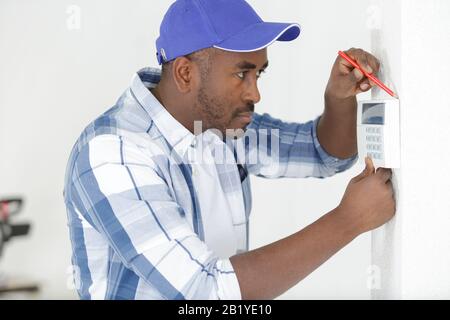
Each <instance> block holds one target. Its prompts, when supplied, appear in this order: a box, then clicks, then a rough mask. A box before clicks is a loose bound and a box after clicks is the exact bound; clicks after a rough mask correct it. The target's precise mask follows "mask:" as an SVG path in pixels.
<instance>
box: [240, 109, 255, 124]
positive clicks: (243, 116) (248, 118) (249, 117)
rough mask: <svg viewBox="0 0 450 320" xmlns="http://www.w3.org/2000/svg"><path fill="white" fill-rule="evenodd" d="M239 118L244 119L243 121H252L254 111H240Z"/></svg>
mask: <svg viewBox="0 0 450 320" xmlns="http://www.w3.org/2000/svg"><path fill="white" fill-rule="evenodd" d="M237 118H238V119H240V120H242V121H245V122H248V123H250V122H252V118H253V112H244V113H239V114H238V115H237Z"/></svg>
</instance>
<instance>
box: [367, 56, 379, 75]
mask: <svg viewBox="0 0 450 320" xmlns="http://www.w3.org/2000/svg"><path fill="white" fill-rule="evenodd" d="M366 55H367V61H369V65H370V67H371V68H372V69H373V74H377V73H378V71H380V66H381V63H380V61H379V60H378V59H377V58H376V57H374V56H373V55H372V54H370V53H366Z"/></svg>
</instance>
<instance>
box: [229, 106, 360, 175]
mask: <svg viewBox="0 0 450 320" xmlns="http://www.w3.org/2000/svg"><path fill="white" fill-rule="evenodd" d="M319 120H320V117H318V118H317V119H316V120H314V121H309V122H307V123H290V122H283V121H281V120H279V119H275V118H272V117H271V116H270V115H268V114H263V115H258V114H255V115H254V118H253V121H252V123H251V124H250V125H249V127H248V130H247V132H246V134H245V136H244V138H243V139H241V141H242V142H241V150H242V153H244V157H245V160H244V163H245V164H246V166H247V170H248V172H249V173H250V174H254V175H257V176H260V177H264V178H284V177H288V178H307V177H315V178H325V177H330V176H333V175H335V174H336V173H339V172H342V171H345V170H347V169H349V168H351V167H352V166H353V164H354V163H355V162H356V160H357V155H355V156H353V157H351V158H349V159H338V158H336V157H333V156H331V155H330V154H328V153H327V152H326V151H325V150H324V149H323V148H322V146H321V145H320V143H319V140H318V138H317V124H318V123H319ZM238 149H239V148H238ZM238 154H239V150H238Z"/></svg>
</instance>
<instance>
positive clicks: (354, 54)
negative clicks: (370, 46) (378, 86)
mask: <svg viewBox="0 0 450 320" xmlns="http://www.w3.org/2000/svg"><path fill="white" fill-rule="evenodd" d="M345 53H346V54H347V55H348V56H349V57H350V58H351V59H353V60H354V61H356V63H358V65H359V66H361V68H362V69H364V71H366V72H368V73H369V74H373V75H376V74H377V73H378V71H379V69H380V62H379V61H378V59H377V58H375V57H374V56H373V55H372V54H370V53H368V52H366V51H364V50H362V49H355V48H352V49H349V50H347V51H345ZM374 85H375V83H373V82H372V81H370V80H369V79H368V78H367V77H366V76H364V74H363V73H362V72H361V71H359V70H358V69H356V68H355V67H353V66H352V65H351V64H350V63H348V62H347V61H346V60H345V59H343V58H342V57H340V56H338V58H337V59H336V62H335V63H334V65H333V69H332V70H331V76H330V80H329V81H328V85H327V89H326V91H325V94H326V96H328V97H330V98H334V99H347V98H350V97H354V96H356V95H357V94H359V93H362V92H366V91H369V90H370V89H371V88H372V87H373V86H374Z"/></svg>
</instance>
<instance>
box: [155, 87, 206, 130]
mask: <svg viewBox="0 0 450 320" xmlns="http://www.w3.org/2000/svg"><path fill="white" fill-rule="evenodd" d="M150 92H151V93H152V94H153V95H154V96H155V98H156V99H157V100H158V101H159V103H161V105H162V106H163V107H164V108H165V109H166V110H167V112H169V113H170V114H171V115H172V117H174V118H175V119H176V120H177V121H178V122H179V123H181V125H183V126H184V127H185V128H186V129H187V130H189V131H190V132H191V133H192V134H193V133H194V121H196V120H198V119H199V118H196V117H195V113H194V112H193V109H194V108H193V107H192V106H193V104H192V103H190V101H189V99H186V98H185V97H182V96H181V95H179V94H178V92H177V89H176V88H175V87H173V88H170V85H168V84H167V83H164V82H161V83H159V84H158V85H157V86H156V87H155V88H153V89H150Z"/></svg>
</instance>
